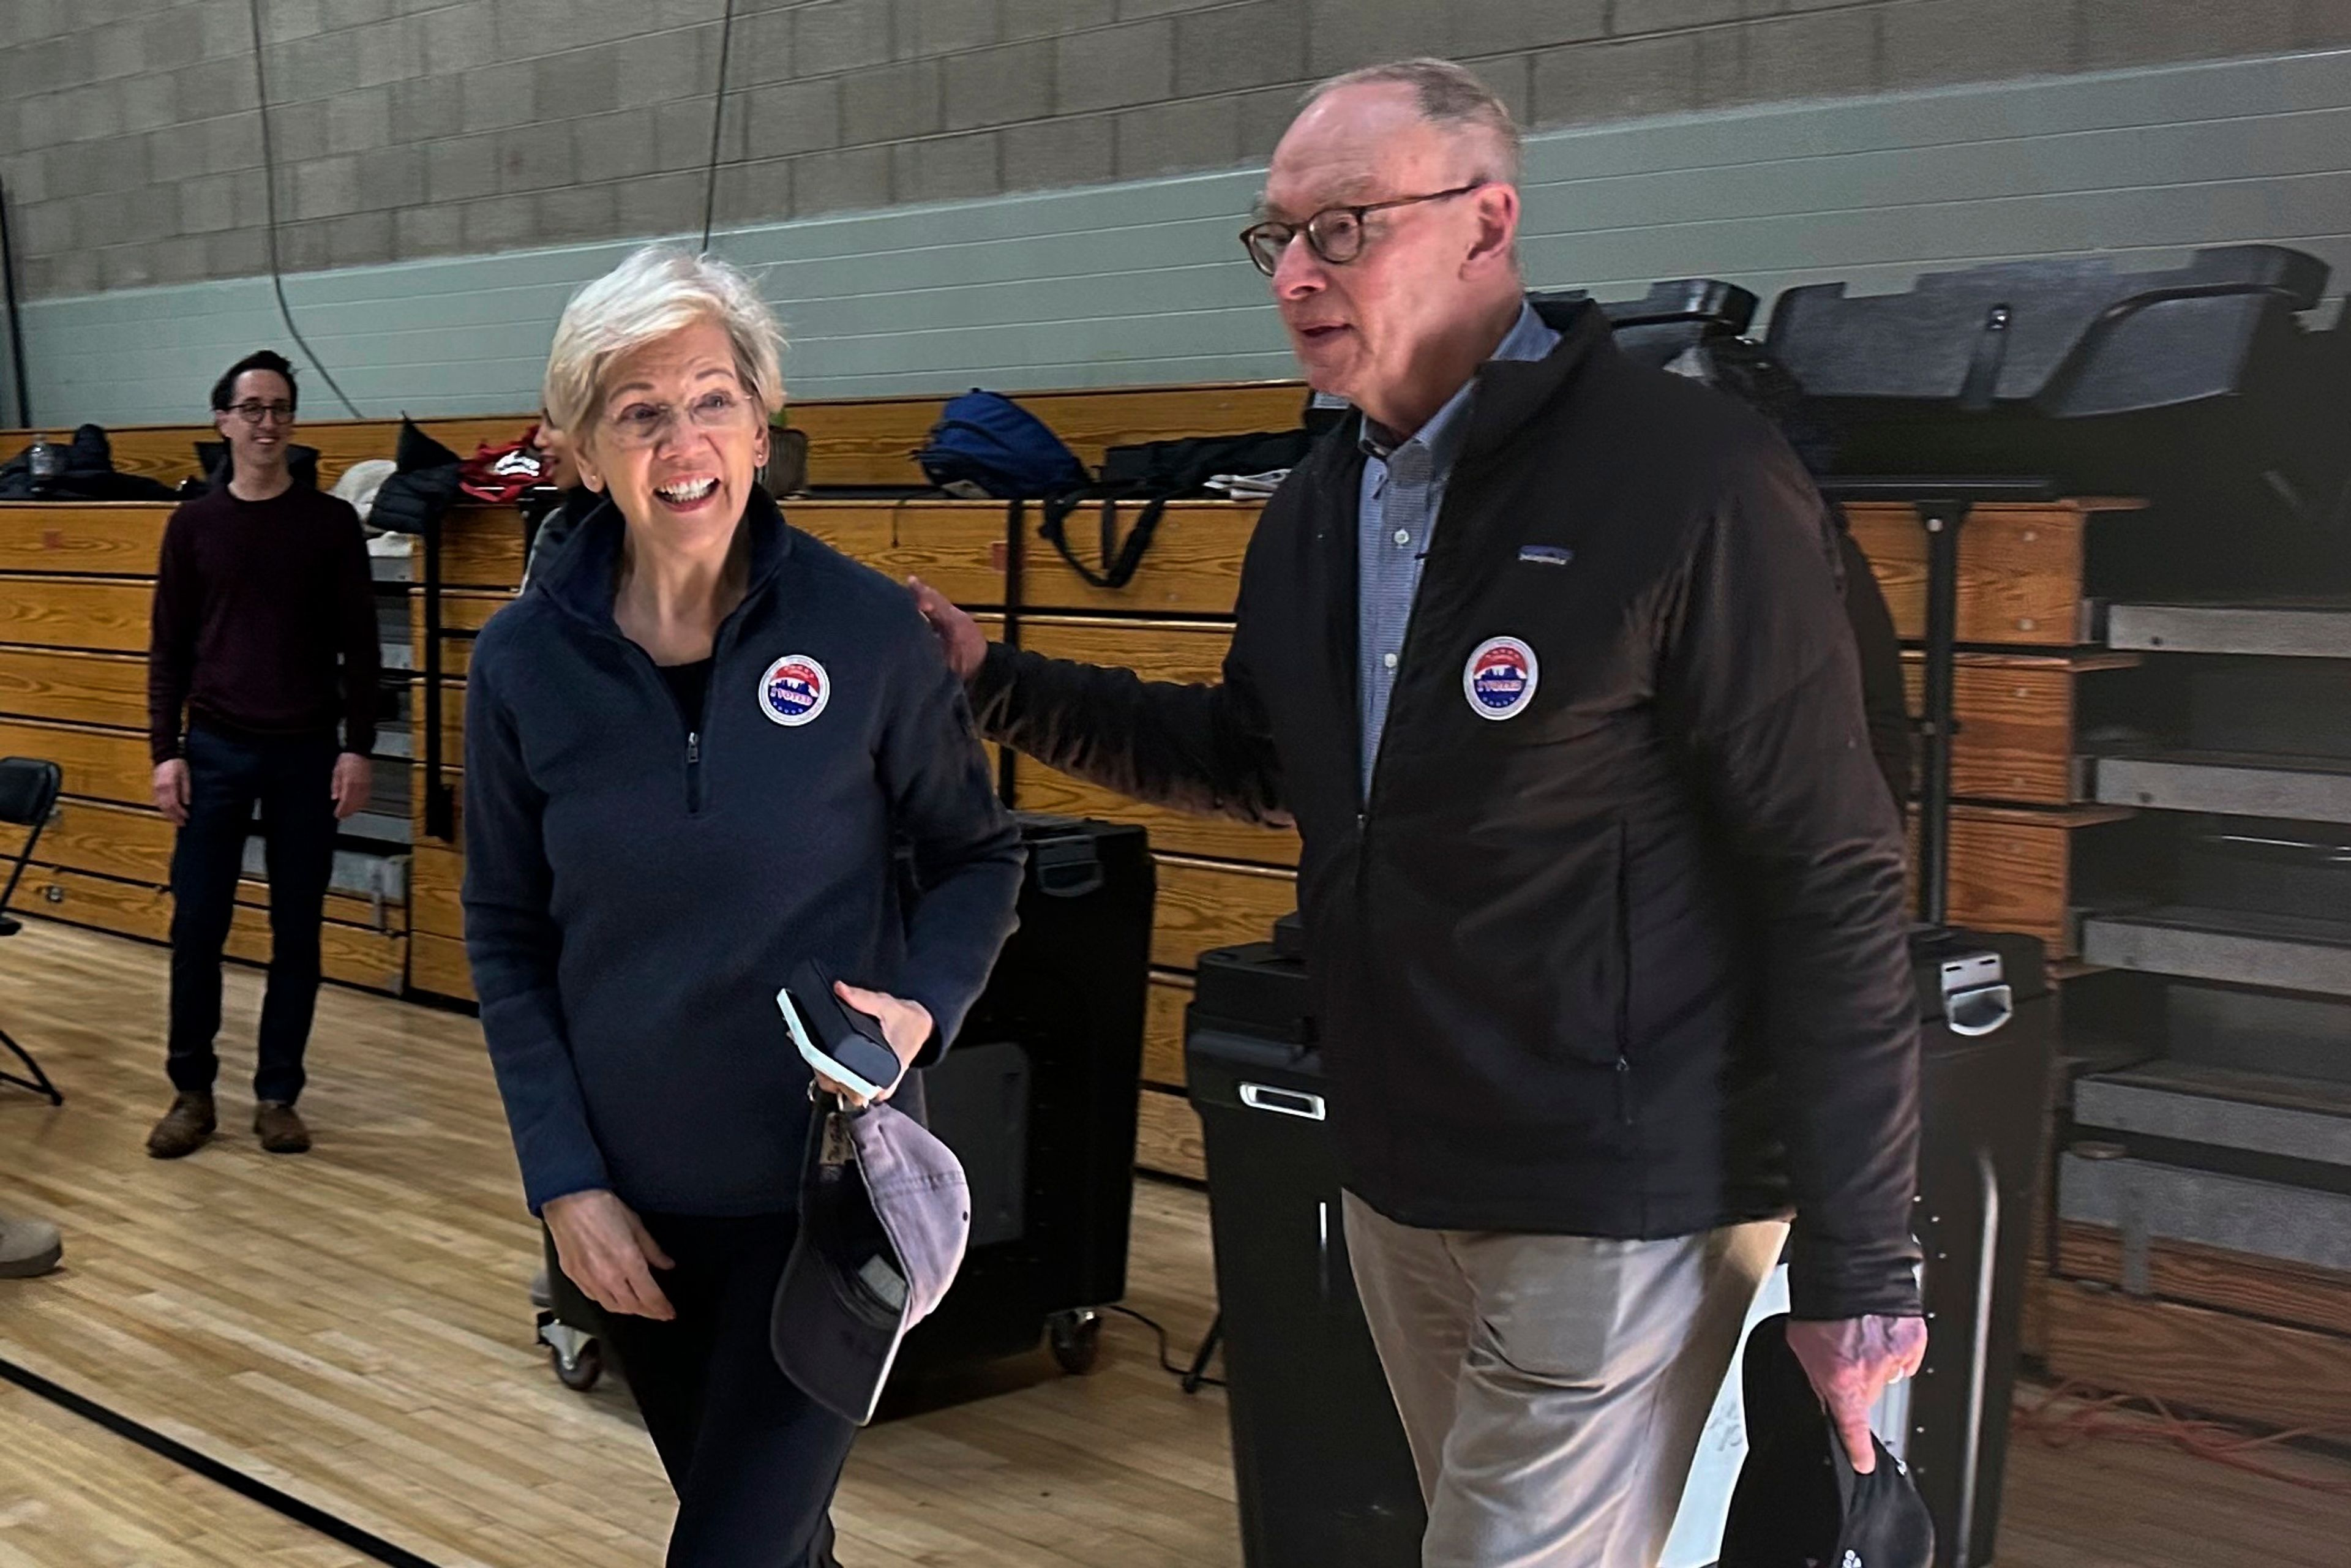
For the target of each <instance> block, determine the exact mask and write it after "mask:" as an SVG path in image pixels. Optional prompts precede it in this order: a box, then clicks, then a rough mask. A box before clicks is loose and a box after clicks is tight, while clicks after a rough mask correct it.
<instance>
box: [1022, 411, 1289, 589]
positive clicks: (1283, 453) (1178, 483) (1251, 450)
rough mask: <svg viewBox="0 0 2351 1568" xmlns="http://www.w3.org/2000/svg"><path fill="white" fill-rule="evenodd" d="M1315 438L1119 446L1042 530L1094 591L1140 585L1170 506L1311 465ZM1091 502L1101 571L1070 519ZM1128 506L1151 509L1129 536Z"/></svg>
mask: <svg viewBox="0 0 2351 1568" xmlns="http://www.w3.org/2000/svg"><path fill="white" fill-rule="evenodd" d="M1313 439H1314V438H1313V436H1312V434H1311V433H1309V432H1308V431H1306V430H1303V429H1299V430H1260V431H1254V432H1251V433H1250V434H1247V435H1199V436H1191V437H1187V438H1186V439H1185V440H1181V441H1147V442H1144V443H1141V444H1137V445H1134V446H1113V447H1112V448H1110V449H1109V450H1108V451H1107V452H1104V453H1103V454H1102V479H1101V481H1100V483H1098V484H1095V485H1092V486H1088V487H1086V488H1085V489H1082V490H1074V491H1071V492H1070V493H1068V494H1066V495H1062V496H1058V497H1053V498H1052V499H1050V500H1049V501H1047V502H1046V503H1045V518H1044V521H1043V522H1042V523H1041V524H1040V525H1039V527H1038V530H1037V531H1038V533H1039V534H1040V536H1041V537H1042V538H1044V540H1045V542H1046V543H1048V544H1050V545H1051V546H1052V547H1053V549H1056V550H1058V551H1059V552H1060V553H1061V559H1063V560H1065V561H1067V562H1069V563H1070V570H1072V571H1074V572H1076V573H1077V574H1078V575H1079V576H1080V577H1081V578H1083V579H1085V580H1087V581H1088V582H1090V583H1092V585H1093V586H1094V587H1096V588H1112V589H1116V588H1124V587H1125V586H1126V585H1127V584H1128V583H1129V582H1132V581H1133V580H1134V573H1135V569H1136V568H1138V567H1140V566H1141V565H1142V564H1143V558H1144V554H1145V552H1147V551H1148V550H1149V549H1151V538H1152V535H1153V534H1155V532H1157V531H1158V528H1159V517H1160V514H1161V513H1162V512H1164V511H1165V510H1166V509H1167V503H1168V502H1170V501H1173V500H1178V499H1181V498H1183V497H1187V496H1203V495H1207V494H1208V493H1209V492H1208V489H1207V483H1208V481H1209V480H1210V479H1212V478H1214V477H1216V476H1217V475H1219V474H1266V473H1271V472H1273V471H1274V470H1276V469H1286V468H1295V467H1296V466H1298V465H1299V464H1300V463H1301V462H1302V461H1304V460H1305V457H1306V452H1307V448H1308V447H1309V446H1311V444H1313ZM1089 501H1100V502H1101V503H1102V565H1101V568H1100V569H1099V570H1097V569H1095V568H1094V567H1092V566H1089V565H1088V564H1087V563H1086V562H1084V561H1082V560H1080V559H1078V554H1077V551H1075V550H1074V549H1071V548H1070V539H1069V528H1068V525H1069V519H1070V517H1071V515H1072V514H1073V513H1075V512H1076V511H1077V509H1078V508H1079V507H1081V506H1083V505H1085V504H1086V503H1087V502H1089ZM1121 502H1141V503H1142V505H1143V510H1142V511H1141V512H1139V513H1137V514H1136V515H1135V518H1134V526H1133V527H1131V528H1128V529H1127V532H1126V537H1125V538H1123V539H1121V538H1119V533H1118V507H1119V504H1120V503H1121Z"/></svg>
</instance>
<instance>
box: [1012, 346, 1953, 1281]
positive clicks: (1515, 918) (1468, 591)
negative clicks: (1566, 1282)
mask: <svg viewBox="0 0 2351 1568" xmlns="http://www.w3.org/2000/svg"><path fill="white" fill-rule="evenodd" d="M1542 309H1543V315H1544V317H1545V319H1547V320H1549V321H1550V322H1551V323H1552V325H1553V326H1555V327H1557V328H1559V329H1561V330H1562V333H1563V334H1564V336H1563V338H1562V341H1561V342H1560V344H1559V346H1558V347H1557V348H1556V349H1555V350H1553V351H1552V353H1551V354H1550V356H1549V357H1547V358H1546V359H1544V360H1541V361H1535V362H1525V363H1514V362H1495V363H1490V364H1489V365H1487V366H1486V367H1484V369H1483V370H1482V371H1480V372H1479V382H1478V389H1477V392H1476V396H1475V399H1474V402H1472V404H1471V407H1470V410H1469V414H1468V417H1469V420H1470V429H1469V434H1468V438H1467V441H1466V444H1465V447H1464V450H1463V452H1462V454H1461V455H1460V457H1459V459H1458V464H1457V465H1456V467H1455V469H1454V471H1453V476H1452V478H1451V481H1450V484H1449V486H1448V488H1447V493H1446V497H1445V501H1444V506H1443V510H1442V513H1441V515H1440V517H1439V519H1438V521H1437V527H1436V529H1435V532H1434V534H1433V535H1432V537H1431V542H1430V553H1429V557H1428V559H1427V562H1426V571H1425V575H1424V577H1423V579H1422V581H1421V585H1420V589H1419V592H1418V597H1417V600H1416V603H1415V606H1414V610H1413V619H1412V622H1411V627H1410V631H1409V632H1408V635H1407V637H1406V641H1405V648H1404V653H1403V662H1402V664H1401V666H1400V668H1399V669H1398V671H1397V674H1396V683H1395V695H1394V698H1393V702H1392V706H1391V707H1390V711H1389V718H1388V722H1387V726H1386V728H1385V730H1384V737H1383V743H1382V749H1381V752H1380V755H1379V758H1378V761H1377V765H1376V767H1375V768H1374V773H1373V777H1372V782H1371V786H1370V789H1369V794H1368V798H1366V796H1365V792H1364V788H1363V785H1362V771H1361V764H1360V761H1359V755H1360V754H1359V740H1358V725H1359V716H1358V715H1359V705H1358V700H1357V694H1356V626H1355V619H1356V606H1355V584H1356V567H1355V549H1356V533H1357V506H1358V495H1359V488H1360V481H1361V476H1362V473H1363V463H1364V457H1363V455H1362V452H1361V450H1360V449H1359V447H1358V445H1357V443H1356V440H1355V429H1354V422H1353V421H1352V420H1351V421H1350V422H1349V423H1348V425H1347V426H1345V427H1343V428H1342V429H1341V430H1340V431H1338V432H1337V433H1335V434H1334V435H1333V436H1332V437H1329V438H1326V439H1324V440H1323V441H1322V442H1321V443H1320V444H1318V445H1317V446H1316V448H1315V449H1314V451H1313V452H1312V454H1311V455H1310V456H1309V458H1308V459H1307V461H1306V462H1305V463H1304V464H1302V465H1301V466H1300V467H1299V468H1298V469H1297V470H1296V471H1294V472H1293V473H1292V474H1291V475H1290V478H1289V480H1288V482H1287V483H1285V484H1284V485H1283V486H1282V487H1281V489H1280V492H1279V493H1278V494H1277V495H1276V496H1275V497H1273V499H1272V500H1271V501H1270V503H1269V504H1268V506H1267V507H1266V510H1265V514H1264V517H1263V518H1262V520H1261V521H1260V522H1259V526H1258V529H1257V533H1256V537H1255V538H1253V539H1252V540H1251V542H1250V546H1249V556H1248V559H1247V563H1246V565H1245V566H1244V568H1243V572H1242V579H1241V586H1240V597H1239V604H1238V627H1237V629H1236V632H1235V635H1234V639H1233V644H1232V649H1231V652H1230V654H1229V656H1228V659H1227V661H1226V664H1225V667H1224V678H1223V680H1222V681H1221V683H1219V684H1217V685H1190V686H1184V685H1170V684H1165V683H1145V682H1143V681H1141V680H1139V679H1137V678H1136V677H1135V676H1134V674H1131V673H1129V672H1126V671H1123V670H1109V669H1101V668H1096V667H1093V666H1090V665H1081V664H1069V663H1064V662H1057V661H1051V660H1047V659H1044V658H1040V657H1039V656H1038V655H1036V654H1033V653H1020V652H1018V651H1016V650H1012V649H1008V648H1005V647H1001V646H998V647H994V648H991V649H990V650H989V653H988V657H987V663H986V664H985V665H984V666H983V668H982V670H981V672H980V674H979V675H978V676H977V680H976V682H975V685H974V692H973V695H974V705H975V709H976V712H977V717H978V720H979V723H980V726H981V729H982V732H983V733H984V734H987V735H988V736H990V737H993V738H995V739H998V740H1000V741H1003V742H1006V743H1008V744H1010V745H1012V746H1014V747H1019V749H1020V750H1023V751H1026V752H1029V753H1030V754H1031V755H1034V756H1036V757H1038V758H1041V759H1043V760H1044V761H1046V762H1048V763H1050V765H1052V766H1053V767H1056V768H1061V769H1064V770H1065V771H1068V772H1070V773H1073V774H1076V775H1078V776H1080V777H1082V778H1085V779H1090V780H1092V781H1093V782H1095V783H1098V784H1101V785H1103V786H1106V787H1108V788H1111V789H1117V790H1119V791H1121V792H1122V793H1124V794H1128V795H1131V796H1134V797H1137V798H1140V799H1144V800H1154V801H1157V802H1160V803H1163V804H1166V805H1170V806H1175V807H1177V808H1181V809H1187V810H1202V811H1216V812H1223V813H1227V814H1230V815H1233V816H1238V817H1240V818H1243V819H1246V820H1250V821H1280V820H1282V819H1284V818H1285V817H1287V818H1290V819H1294V820H1295V821H1296V823H1297V826H1298V828H1299V831H1300V833H1301V839H1302V841H1303V849H1304V852H1303V855H1302V857H1301V864H1300V873H1299V902H1300V907H1301V913H1302V915H1303V917H1304V926H1305V935H1306V943H1307V956H1308V967H1309V969H1310V971H1311V976H1312V978H1313V981H1314V987H1315V996H1316V1001H1317V1006H1318V1009H1319V1014H1320V1017H1321V1019H1322V1042H1323V1043H1322V1051H1323V1056H1324V1061H1325V1066H1326V1069H1327V1071H1328V1072H1329V1074H1330V1080H1331V1086H1332V1125H1333V1129H1334V1131H1335V1134H1336V1136H1337V1140H1338V1144H1339V1146H1340V1151H1341V1155H1342V1160H1343V1169H1344V1174H1345V1178H1346V1181H1347V1184H1348V1186H1350V1187H1351V1188H1352V1189H1353V1191H1355V1192H1356V1193H1357V1194H1358V1195H1359V1196H1361V1197H1363V1198H1364V1200H1365V1201H1366V1202H1368V1203H1370V1204H1371V1205H1372V1206H1373V1207H1375V1208H1377V1209H1379V1210H1380V1211H1381V1212H1382V1213H1384V1214H1385V1215H1387V1216H1389V1217H1390V1218H1394V1219H1396V1220H1398V1221H1400V1222H1402V1223H1405V1224H1408V1225H1415V1226H1422V1227H1431V1228H1448V1229H1470V1230H1504V1231H1518V1232H1551V1233H1566V1234H1576V1235H1589V1236H1602V1237H1622V1238H1649V1237H1668V1236H1678V1235H1686V1234H1689V1233H1692V1232H1696V1231H1699V1230H1704V1229H1708V1228H1713V1227H1716V1226H1719V1225H1723V1224H1727V1223H1731V1222H1735V1221H1740V1220H1744V1219H1752V1218H1765V1217H1769V1216H1773V1215H1782V1214H1786V1213H1787V1212H1788V1211H1789V1210H1790V1209H1791V1208H1792V1209H1793V1210H1794V1211H1795V1217H1796V1230H1795V1244H1794V1249H1793V1251H1792V1258H1791V1265H1792V1289H1793V1292H1794V1300H1795V1309H1796V1312H1798V1314H1799V1315H1802V1316H1805V1317H1813V1318H1842V1317H1848V1316H1855V1315H1859V1314H1862V1313H1866V1312H1885V1313H1897V1314H1902V1313H1915V1312H1917V1311H1918V1296H1917V1283H1916V1275H1915V1266H1916V1263H1917V1249H1916V1247H1915V1245H1914V1244H1913V1242H1912V1240H1911V1237H1910V1205H1911V1198H1912V1194H1913V1190H1914V1186H1915V1177H1916V1172H1915V1166H1916V1161H1917V1001H1916V998H1915V996H1914V994H1913V990H1912V987H1911V980H1910V971H1909V967H1908V961H1907V951H1906V942H1905V936H1906V931H1907V925H1906V920H1905V912H1904V891H1903V888H1904V877H1903V841H1902V832H1901V828H1900V826H1899V823H1898V821H1897V817H1896V810H1895V806H1894V802H1893V801H1892V800H1891V799H1890V798H1889V795H1888V792H1887V789H1886V784H1885V782H1884V781H1883V779H1881V778H1880V776H1879V773H1878V770H1877V768H1876V765H1875V763H1874V762H1873V760H1872V757H1871V750H1870V747H1869V744H1868V736H1867V731H1866V727H1865V722H1864V716H1863V708H1862V696H1861V683H1860V678H1859V675H1858V674H1857V670H1856V661H1855V645H1854V638H1853V633H1852V632H1851V631H1850V630H1849V628H1848V626H1847V623H1846V618H1845V613H1844V605H1843V601H1842V590H1841V586H1840V581H1839V574H1838V569H1837V564H1836V547H1835V544H1834V539H1833V535H1832V532H1831V529H1830V527H1829V524H1828V521H1827V519H1826V517H1825V516H1824V513H1823V506H1822V503H1821V500H1820V497H1819V495H1818V493H1817V491H1816V490H1815V489H1814V488H1813V485H1812V483H1811V481H1810V480H1809V479H1808V478H1807V477H1806V476H1805V475H1804V473H1803V470H1802V467H1801V465H1799V464H1798V463H1797V462H1796V460H1795V458H1794V456H1793V455H1792V454H1791V453H1790V452H1789V450H1788V448H1787V446H1786V445H1785V444H1784V443H1783V442H1782V440H1781V439H1780V438H1779V436H1778V435H1777V434H1775V433H1774V432H1773V431H1772V430H1771V428H1770V427H1769V426H1768V425H1767V424H1766V423H1764V422H1763V421H1762V420H1761V418H1759V417H1758V416H1757V415H1755V414H1754V413H1751V412H1750V411H1749V410H1748V409H1746V408H1744V407H1742V406H1740V405H1739V404H1738V403H1736V402H1732V401H1730V400H1729V399H1727V398H1725V397H1723V396H1721V395H1720V394H1719V393H1717V392H1712V391H1709V390H1708V389H1706V388H1703V387H1699V386H1696V385H1693V384H1690V383H1689V382H1685V381H1682V380H1681V379H1679V378H1677V377H1674V376H1670V375H1667V374H1665V373H1663V372H1660V371H1651V370H1647V369H1645V368H1643V367H1639V366H1636V365H1634V364H1632V363H1631V362H1629V361H1626V360H1625V358H1624V357H1623V356H1622V355H1621V354H1619V353H1618V352H1617V351H1616V350H1615V348H1614V345H1613V344H1612V342H1611V341H1610V337H1609V332H1608V329H1607V325H1606V322H1605V320H1604V318H1603V317H1602V315H1601V313H1600V312H1599V311H1598V310H1597V309H1595V308H1590V307H1587V306H1581V305H1566V306H1545V307H1543V308H1542ZM1528 547H1537V548H1536V549H1535V550H1534V551H1533V553H1532V555H1531V556H1530V555H1529V554H1527V553H1522V552H1525V551H1526V550H1527V549H1528ZM1562 552H1564V554H1565V558H1566V560H1567V565H1566V567H1565V569H1564V570H1562V567H1561V565H1560V564H1559V562H1560V560H1561V559H1562ZM1497 637H1510V638H1515V639H1520V640H1522V641H1523V642H1525V643H1528V644H1529V645H1531V648H1532V650H1533V652H1534V653H1535V654H1536V655H1537V658H1538V662H1539V666H1540V679H1539V681H1538V682H1537V683H1536V686H1535V690H1534V693H1533V695H1532V696H1531V698H1530V699H1528V700H1527V702H1526V704H1525V706H1524V707H1523V708H1522V709H1520V710H1519V711H1517V712H1516V713H1515V714H1514V716H1510V717H1509V718H1508V719H1506V720H1504V721H1501V722H1496V721H1494V720H1493V719H1492V718H1490V717H1489V716H1481V715H1480V714H1479V713H1478V712H1475V711H1473V708H1472V704H1471V699H1470V697H1469V695H1468V693H1467V691H1466V690H1465V685H1466V681H1467V672H1468V665H1469V664H1470V662H1471V661H1472V659H1473V658H1474V656H1475V654H1476V653H1477V652H1478V650H1479V649H1480V648H1481V646H1482V645H1483V644H1485V643H1487V642H1488V641H1489V639H1493V638H1497Z"/></svg>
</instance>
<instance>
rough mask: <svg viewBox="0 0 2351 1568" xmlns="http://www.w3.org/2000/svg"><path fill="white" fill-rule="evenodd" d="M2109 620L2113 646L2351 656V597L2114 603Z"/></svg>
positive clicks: (2309, 656)
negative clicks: (2233, 601) (2179, 602)
mask: <svg viewBox="0 0 2351 1568" xmlns="http://www.w3.org/2000/svg"><path fill="white" fill-rule="evenodd" d="M2105 622H2106V646H2107V647H2109V648H2121V649H2137V650H2141V651H2145V652H2148V653H2252V654H2268V655H2273V656H2277V657H2283V658H2297V659H2351V600H2345V599H2279V600H2262V601H2251V602H2240V603H2227V604H2221V603H2212V604H2112V605H2108V606H2107V607H2106V612H2105Z"/></svg>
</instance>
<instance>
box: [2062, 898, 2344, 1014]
mask: <svg viewBox="0 0 2351 1568" xmlns="http://www.w3.org/2000/svg"><path fill="white" fill-rule="evenodd" d="M2082 958H2083V961H2084V962H2085V963H2089V964H2095V965H2097V966H2099V967H2103V968H2109V969H2137V970H2142V971H2145V972H2147V973H2150V974H2158V975H2171V976H2176V977H2179V978H2182V979H2198V980H2220V981H2224V982H2227V983H2231V984H2234V985H2244V986H2273V987H2276V988H2280V989H2283V990H2291V991H2310V992H2316V993H2319V994H2321V995H2325V996H2335V997H2351V921H2343V920H2322V919H2317V918H2314V917H2313V916H2309V915H2261V914H2252V913H2248V912H2245V911H2242V910H2230V909H2199V908H2193V907H2189V906H2186V905H2165V906H2161V907H2158V908H2154V909H2144V910H2133V911H2131V912H2129V913H2127V914H2099V915H2086V916H2085V917H2084V918H2083V921H2082Z"/></svg>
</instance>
